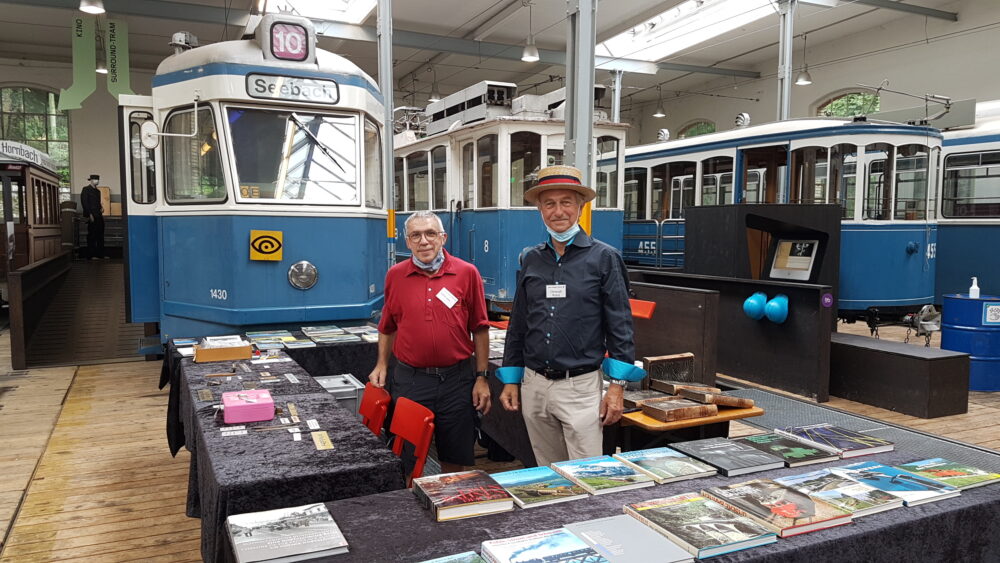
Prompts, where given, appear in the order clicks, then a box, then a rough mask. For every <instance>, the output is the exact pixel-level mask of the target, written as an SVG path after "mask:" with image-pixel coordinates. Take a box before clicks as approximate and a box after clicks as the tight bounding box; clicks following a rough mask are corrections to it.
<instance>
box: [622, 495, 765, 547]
mask: <svg viewBox="0 0 1000 563" xmlns="http://www.w3.org/2000/svg"><path fill="white" fill-rule="evenodd" d="M625 514H628V515H629V516H632V517H633V518H636V519H638V520H639V521H640V522H642V523H643V524H645V525H647V526H649V527H650V528H652V529H653V530H655V531H657V532H659V533H661V534H663V535H664V536H666V537H667V538H668V539H670V540H672V541H673V542H674V543H676V544H677V545H679V546H681V547H682V548H684V549H685V550H686V551H687V552H688V553H690V554H691V555H694V556H695V557H697V558H699V559H704V558H706V557H712V556H715V555H722V554H723V553H730V552H732V551H739V550H741V549H748V548H751V547H757V546H759V545H767V544H769V543H774V542H776V541H778V536H777V534H775V533H774V532H772V531H771V530H769V529H767V528H765V527H764V526H761V525H760V524H758V523H757V522H754V521H753V520H751V519H749V518H747V517H745V516H740V515H739V514H737V513H735V512H733V511H731V510H728V509H726V508H725V507H724V506H722V505H721V504H719V503H717V502H715V501H713V500H711V499H708V498H705V497H703V496H701V495H699V494H697V493H685V494H682V495H675V496H672V497H666V498H658V499H652V500H647V501H643V502H637V503H632V504H626V505H625Z"/></svg>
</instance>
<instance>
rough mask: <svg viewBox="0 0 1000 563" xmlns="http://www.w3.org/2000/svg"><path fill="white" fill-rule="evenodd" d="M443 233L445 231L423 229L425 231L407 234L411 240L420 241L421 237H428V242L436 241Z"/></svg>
mask: <svg viewBox="0 0 1000 563" xmlns="http://www.w3.org/2000/svg"><path fill="white" fill-rule="evenodd" d="M443 234H444V233H443V232H438V231H423V232H419V231H418V232H415V233H410V234H408V235H406V238H408V239H410V242H420V238H421V237H424V238H426V239H427V242H434V241H436V240H437V239H438V237H440V236H441V235H443Z"/></svg>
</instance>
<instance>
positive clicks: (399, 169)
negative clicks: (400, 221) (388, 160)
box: [392, 156, 404, 211]
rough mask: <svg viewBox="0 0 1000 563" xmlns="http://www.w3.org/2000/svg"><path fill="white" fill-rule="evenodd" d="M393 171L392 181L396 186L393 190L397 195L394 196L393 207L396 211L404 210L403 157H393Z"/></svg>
mask: <svg viewBox="0 0 1000 563" xmlns="http://www.w3.org/2000/svg"><path fill="white" fill-rule="evenodd" d="M393 161H394V165H393V173H392V183H393V187H394V188H395V189H394V190H393V191H394V192H395V195H394V196H393V199H394V200H395V201H393V203H392V208H393V209H395V210H396V211H402V210H403V195H404V194H403V185H404V184H403V159H402V157H398V156H397V157H396V158H394V159H393Z"/></svg>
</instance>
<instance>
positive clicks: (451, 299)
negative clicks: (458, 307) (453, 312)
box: [437, 287, 458, 309]
mask: <svg viewBox="0 0 1000 563" xmlns="http://www.w3.org/2000/svg"><path fill="white" fill-rule="evenodd" d="M437 298H438V299H440V300H441V302H442V303H444V305H445V307H448V308H449V309H451V308H452V307H454V306H455V303H458V297H455V296H454V295H452V294H451V292H450V291H448V288H446V287H445V288H441V291H439V292H438V294H437Z"/></svg>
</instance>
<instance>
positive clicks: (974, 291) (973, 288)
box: [969, 277, 979, 299]
mask: <svg viewBox="0 0 1000 563" xmlns="http://www.w3.org/2000/svg"><path fill="white" fill-rule="evenodd" d="M969 298H970V299H979V280H978V279H977V278H975V277H973V278H972V285H970V286H969Z"/></svg>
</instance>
